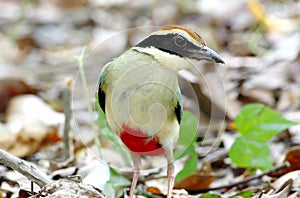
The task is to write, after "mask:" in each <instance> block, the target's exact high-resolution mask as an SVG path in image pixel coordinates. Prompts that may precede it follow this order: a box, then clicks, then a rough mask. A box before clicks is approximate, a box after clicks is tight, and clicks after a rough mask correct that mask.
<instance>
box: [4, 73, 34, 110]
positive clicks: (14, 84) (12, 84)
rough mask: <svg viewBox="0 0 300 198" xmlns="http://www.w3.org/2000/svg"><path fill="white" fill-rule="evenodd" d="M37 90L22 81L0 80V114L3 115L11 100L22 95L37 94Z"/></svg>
mask: <svg viewBox="0 0 300 198" xmlns="http://www.w3.org/2000/svg"><path fill="white" fill-rule="evenodd" d="M36 92H37V89H35V88H34V87H32V86H30V85H28V84H27V83H26V82H24V81H22V80H20V79H3V80H0V101H1V102H0V113H3V112H4V111H5V109H6V107H7V104H8V102H9V100H10V99H11V98H12V97H14V96H17V95H21V94H35V93H36Z"/></svg>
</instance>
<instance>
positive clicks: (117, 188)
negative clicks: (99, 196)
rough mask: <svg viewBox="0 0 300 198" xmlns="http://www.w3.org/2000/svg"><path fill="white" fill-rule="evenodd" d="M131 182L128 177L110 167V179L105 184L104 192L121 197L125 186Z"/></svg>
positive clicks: (110, 195)
mask: <svg viewBox="0 0 300 198" xmlns="http://www.w3.org/2000/svg"><path fill="white" fill-rule="evenodd" d="M130 183H131V182H130V181H129V180H128V179H127V178H125V177H123V176H122V175H120V174H119V173H118V172H117V171H115V170H114V169H112V168H110V179H109V180H108V182H107V183H106V184H105V186H104V189H103V191H104V194H105V196H106V197H121V196H122V194H123V190H124V188H125V187H127V186H130Z"/></svg>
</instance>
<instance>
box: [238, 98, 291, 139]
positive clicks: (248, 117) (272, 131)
mask: <svg viewBox="0 0 300 198" xmlns="http://www.w3.org/2000/svg"><path fill="white" fill-rule="evenodd" d="M235 124H236V127H237V130H238V132H239V133H240V134H241V135H242V136H244V137H247V138H249V139H253V140H260V141H268V140H270V139H271V138H272V137H273V136H275V135H277V134H278V133H280V132H281V131H283V130H285V129H287V128H289V127H291V126H293V125H295V124H296V123H295V122H291V121H289V120H286V119H285V118H284V117H282V116H281V115H280V114H279V113H278V112H276V111H274V110H272V109H270V108H268V107H265V106H264V105H262V104H249V105H246V106H244V107H243V108H242V109H241V111H240V113H239V114H238V116H237V117H236V118H235Z"/></svg>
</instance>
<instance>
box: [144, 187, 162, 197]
mask: <svg viewBox="0 0 300 198" xmlns="http://www.w3.org/2000/svg"><path fill="white" fill-rule="evenodd" d="M146 191H147V192H150V193H152V194H154V195H162V192H161V191H160V190H159V189H158V188H156V187H154V186H149V187H147V189H146Z"/></svg>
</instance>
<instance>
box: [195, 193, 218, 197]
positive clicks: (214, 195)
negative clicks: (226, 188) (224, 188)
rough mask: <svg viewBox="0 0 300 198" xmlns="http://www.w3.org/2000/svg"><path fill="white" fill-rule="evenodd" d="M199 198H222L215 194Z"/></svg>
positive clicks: (206, 194) (203, 195)
mask: <svg viewBox="0 0 300 198" xmlns="http://www.w3.org/2000/svg"><path fill="white" fill-rule="evenodd" d="M199 198H222V197H221V196H220V195H217V194H211V193H205V194H202V195H201V196H200V197H199Z"/></svg>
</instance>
